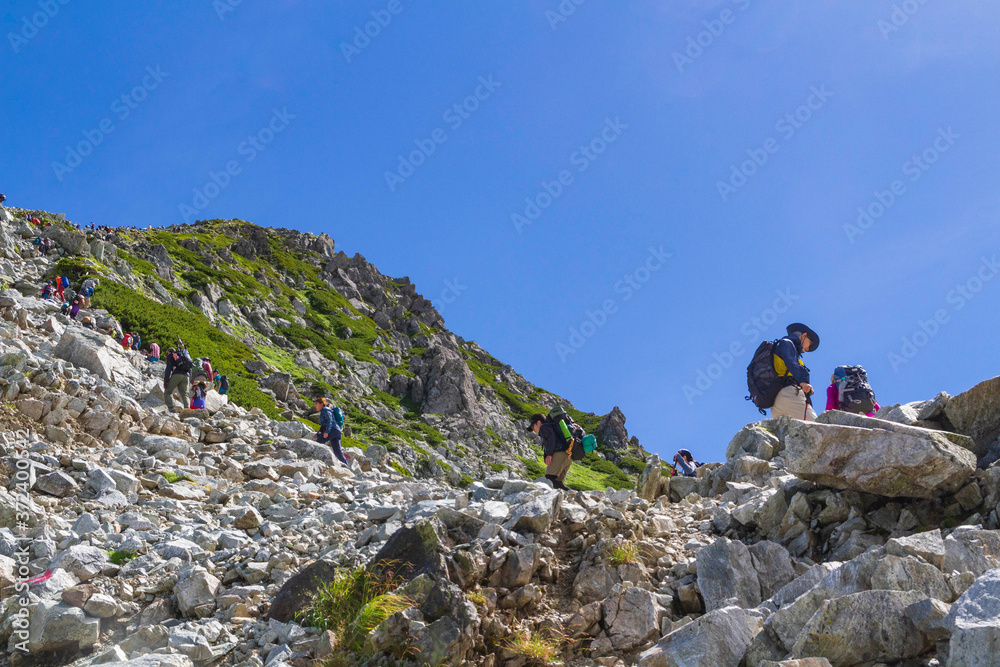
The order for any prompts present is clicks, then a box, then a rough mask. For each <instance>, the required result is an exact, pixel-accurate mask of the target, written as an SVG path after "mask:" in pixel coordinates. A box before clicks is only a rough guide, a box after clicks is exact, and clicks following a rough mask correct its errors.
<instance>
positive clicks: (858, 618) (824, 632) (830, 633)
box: [791, 591, 934, 667]
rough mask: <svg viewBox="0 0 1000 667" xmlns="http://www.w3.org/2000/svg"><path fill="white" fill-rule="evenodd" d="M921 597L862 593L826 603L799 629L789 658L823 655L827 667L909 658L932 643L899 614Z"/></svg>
mask: <svg viewBox="0 0 1000 667" xmlns="http://www.w3.org/2000/svg"><path fill="white" fill-rule="evenodd" d="M925 598H926V596H925V595H923V594H921V593H917V592H915V591H862V592H860V593H853V594H851V595H845V596H843V597H840V598H837V599H834V600H827V601H826V602H824V603H823V605H822V606H821V607H820V608H819V610H818V611H817V612H816V615H815V616H813V617H812V619H811V620H810V621H809V622H808V623H807V624H806V626H805V627H804V628H803V629H802V633H801V634H800V635H799V637H798V639H797V640H796V642H795V646H794V647H793V648H792V655H791V657H792V658H808V657H811V656H823V657H825V658H826V659H827V660H829V661H830V664H831V665H833V667H852V666H853V665H861V664H872V663H875V662H896V661H899V660H904V659H907V658H915V657H917V656H918V655H920V654H921V653H923V652H924V651H926V650H928V649H929V648H931V646H933V644H934V642H932V641H931V640H929V639H928V638H927V637H925V636H924V634H923V633H921V632H920V631H919V630H918V629H917V627H916V626H915V625H914V624H913V621H911V620H910V619H909V618H907V616H906V613H905V612H906V608H907V607H909V606H910V605H912V604H915V603H917V602H920V601H921V600H923V599H925Z"/></svg>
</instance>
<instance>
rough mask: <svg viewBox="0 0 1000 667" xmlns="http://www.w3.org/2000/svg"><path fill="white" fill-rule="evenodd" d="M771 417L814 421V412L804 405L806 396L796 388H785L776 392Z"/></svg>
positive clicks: (809, 406) (810, 407)
mask: <svg viewBox="0 0 1000 667" xmlns="http://www.w3.org/2000/svg"><path fill="white" fill-rule="evenodd" d="M771 416H772V417H793V418H795V419H802V420H804V421H807V422H811V421H816V411H815V410H813V408H812V406H811V405H807V404H806V395H805V394H804V393H802V390H801V389H799V388H798V387H785V388H784V389H782V390H781V391H780V392H778V397H777V398H776V399H774V407H772V408H771Z"/></svg>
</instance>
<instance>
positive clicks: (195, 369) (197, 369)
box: [191, 357, 208, 384]
mask: <svg viewBox="0 0 1000 667" xmlns="http://www.w3.org/2000/svg"><path fill="white" fill-rule="evenodd" d="M207 379H208V378H207V377H206V376H205V369H204V368H202V366H201V357H198V358H197V359H194V360H193V361H192V362H191V382H192V384H193V383H195V382H199V381H201V380H207Z"/></svg>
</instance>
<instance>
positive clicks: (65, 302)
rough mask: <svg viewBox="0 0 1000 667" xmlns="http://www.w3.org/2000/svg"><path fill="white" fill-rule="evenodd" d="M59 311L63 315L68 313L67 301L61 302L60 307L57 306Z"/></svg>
mask: <svg viewBox="0 0 1000 667" xmlns="http://www.w3.org/2000/svg"><path fill="white" fill-rule="evenodd" d="M59 312H60V313H62V314H63V315H69V301H63V302H62V307H61V308H59Z"/></svg>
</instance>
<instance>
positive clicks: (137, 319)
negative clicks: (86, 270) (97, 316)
mask: <svg viewBox="0 0 1000 667" xmlns="http://www.w3.org/2000/svg"><path fill="white" fill-rule="evenodd" d="M93 303H94V306H95V307H97V308H104V309H106V310H107V311H108V312H109V313H111V314H112V315H114V316H115V318H116V319H117V320H118V321H119V322H120V323H121V325H122V327H123V328H124V329H125V330H126V331H136V332H138V333H139V335H140V336H142V340H143V341H145V342H147V343H151V342H154V341H156V342H158V343H160V347H162V348H164V349H166V348H167V347H170V346H172V345H173V343H174V342H175V341H176V340H177V338H182V339H183V340H184V342H185V343H186V344H187V345H188V347H189V349H190V350H191V354H192V355H194V356H199V357H201V356H207V357H211V358H212V365H213V367H214V368H215V369H216V370H217V371H218V372H220V373H225V374H226V375H228V376H229V377H230V383H231V384H230V387H229V399H230V400H231V401H233V402H234V403H236V404H237V405H240V406H242V407H244V408H246V409H248V410H249V409H252V408H255V407H257V408H260V409H261V410H263V411H264V414H266V415H267V416H268V417H271V418H272V419H277V418H278V408H277V406H276V405H275V403H274V399H272V398H271V397H270V396H268V395H267V394H265V393H264V392H262V391H261V390H260V389H258V388H257V382H256V380H255V379H253V378H252V376H249V374H248V373H247V372H246V371H245V369H244V366H243V364H244V362H246V361H250V360H253V359H256V355H255V354H254V352H253V350H251V349H250V348H249V347H247V346H246V345H244V344H243V343H242V342H241V341H239V340H237V339H236V338H233V337H232V336H230V335H229V334H226V333H223V332H222V331H221V330H220V329H217V328H216V327H214V326H212V324H211V323H210V322H209V321H208V319H207V318H206V317H205V316H204V315H202V314H200V313H197V314H196V313H190V312H187V311H185V310H181V309H180V308H176V307H174V306H170V305H166V304H162V303H159V302H158V301H154V300H152V299H150V298H147V297H145V296H143V295H141V294H139V293H138V292H136V291H135V290H133V289H131V288H129V287H126V286H125V285H122V284H121V283H116V282H113V281H111V280H103V281H101V287H100V288H99V289H98V290H97V292H95V293H94V298H93Z"/></svg>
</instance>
